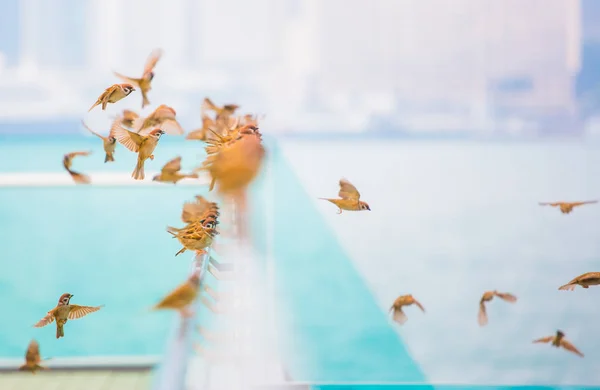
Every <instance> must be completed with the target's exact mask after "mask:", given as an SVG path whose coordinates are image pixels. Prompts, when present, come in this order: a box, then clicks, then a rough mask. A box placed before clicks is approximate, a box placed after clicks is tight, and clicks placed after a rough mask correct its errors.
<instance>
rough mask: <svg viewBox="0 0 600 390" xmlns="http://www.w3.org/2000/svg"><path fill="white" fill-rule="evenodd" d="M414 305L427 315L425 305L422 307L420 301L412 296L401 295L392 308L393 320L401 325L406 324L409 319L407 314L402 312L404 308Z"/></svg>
mask: <svg viewBox="0 0 600 390" xmlns="http://www.w3.org/2000/svg"><path fill="white" fill-rule="evenodd" d="M413 303H414V304H415V305H417V306H418V307H419V309H421V311H423V313H425V309H424V308H423V305H421V304H420V303H419V301H417V300H416V299H415V298H413V296H412V295H410V294H408V295H401V296H399V297H398V298H396V300H395V301H394V303H393V304H392V306H391V307H390V313H391V314H392V318H393V319H394V321H395V322H397V323H399V324H400V325H402V324H404V323H405V322H406V321H407V320H408V317H406V314H404V312H403V311H402V307H403V306H410V305H412V304H413Z"/></svg>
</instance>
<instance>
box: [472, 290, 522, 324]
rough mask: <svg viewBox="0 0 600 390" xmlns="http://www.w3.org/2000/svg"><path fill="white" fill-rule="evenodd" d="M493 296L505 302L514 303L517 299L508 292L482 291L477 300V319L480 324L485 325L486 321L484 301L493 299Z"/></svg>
mask: <svg viewBox="0 0 600 390" xmlns="http://www.w3.org/2000/svg"><path fill="white" fill-rule="evenodd" d="M494 297H498V298H500V299H502V300H504V301H506V302H510V303H515V302H516V301H517V297H515V296H514V295H512V294H509V293H499V292H498V291H496V290H494V291H486V292H484V293H483V295H482V297H481V300H480V301H479V315H478V317H477V321H478V322H479V325H480V326H485V325H487V323H488V316H487V312H486V311H485V303H486V302H489V301H491V300H492V299H494Z"/></svg>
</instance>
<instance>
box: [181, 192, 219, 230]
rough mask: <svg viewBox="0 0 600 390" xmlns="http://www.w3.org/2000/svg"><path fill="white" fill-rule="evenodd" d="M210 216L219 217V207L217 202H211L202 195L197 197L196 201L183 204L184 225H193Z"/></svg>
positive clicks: (182, 216)
mask: <svg viewBox="0 0 600 390" xmlns="http://www.w3.org/2000/svg"><path fill="white" fill-rule="evenodd" d="M208 215H213V216H214V217H218V216H219V215H220V213H219V206H218V205H217V204H216V203H215V202H209V201H208V200H206V199H205V198H204V197H203V196H201V195H196V201H194V202H185V203H184V204H183V211H182V212H181V220H182V221H183V222H184V223H192V222H195V221H199V220H201V219H202V218H204V217H206V216H208Z"/></svg>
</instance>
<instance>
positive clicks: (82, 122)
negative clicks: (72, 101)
mask: <svg viewBox="0 0 600 390" xmlns="http://www.w3.org/2000/svg"><path fill="white" fill-rule="evenodd" d="M81 124H82V125H83V127H85V128H86V129H87V131H89V132H90V133H92V134H94V135H95V136H96V137H99V138H100V139H102V140H104V137H103V136H101V135H100V134H98V133H96V132H95V131H94V130H92V129H90V128H89V126H88V125H86V124H85V122H84V121H83V120H81Z"/></svg>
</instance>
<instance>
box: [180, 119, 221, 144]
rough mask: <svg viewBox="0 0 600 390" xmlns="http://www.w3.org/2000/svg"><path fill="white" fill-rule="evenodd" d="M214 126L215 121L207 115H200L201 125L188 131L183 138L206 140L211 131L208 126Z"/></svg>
mask: <svg viewBox="0 0 600 390" xmlns="http://www.w3.org/2000/svg"><path fill="white" fill-rule="evenodd" d="M211 127H212V128H214V127H216V124H215V121H213V120H212V118H210V117H209V116H206V115H203V116H202V127H201V128H199V129H196V130H192V131H190V132H189V133H188V134H187V135H186V136H185V139H187V140H198V141H206V139H207V138H208V136H209V134H210V133H211V130H210V128H211Z"/></svg>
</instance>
